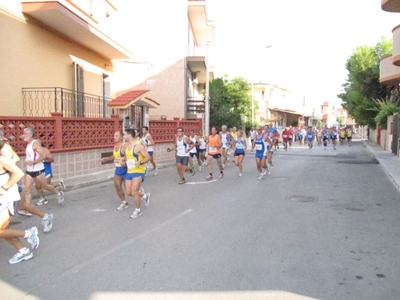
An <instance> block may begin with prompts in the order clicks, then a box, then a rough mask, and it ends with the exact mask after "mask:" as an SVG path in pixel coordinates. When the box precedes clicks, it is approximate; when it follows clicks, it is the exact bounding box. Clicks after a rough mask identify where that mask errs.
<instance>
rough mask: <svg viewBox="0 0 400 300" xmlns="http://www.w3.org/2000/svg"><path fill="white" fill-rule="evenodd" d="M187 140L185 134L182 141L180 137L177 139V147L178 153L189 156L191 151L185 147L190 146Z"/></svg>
mask: <svg viewBox="0 0 400 300" xmlns="http://www.w3.org/2000/svg"><path fill="white" fill-rule="evenodd" d="M185 140H186V136H183V137H182V140H181V141H180V140H179V138H177V139H176V149H178V151H177V152H176V155H178V156H189V152H188V153H186V152H185V149H187V148H188V145H187V144H186V142H185Z"/></svg>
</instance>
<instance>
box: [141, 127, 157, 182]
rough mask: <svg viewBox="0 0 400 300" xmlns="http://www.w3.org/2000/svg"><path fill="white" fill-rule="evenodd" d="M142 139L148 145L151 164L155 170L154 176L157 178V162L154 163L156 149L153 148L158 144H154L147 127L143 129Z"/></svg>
mask: <svg viewBox="0 0 400 300" xmlns="http://www.w3.org/2000/svg"><path fill="white" fill-rule="evenodd" d="M142 137H143V141H144V142H145V143H146V144H147V152H148V153H149V155H150V163H151V164H152V165H153V169H154V174H153V175H154V176H156V175H157V174H158V169H157V165H156V162H155V161H154V149H153V146H154V145H155V144H156V143H155V142H154V139H153V137H152V136H151V134H150V133H149V127H147V126H143V127H142Z"/></svg>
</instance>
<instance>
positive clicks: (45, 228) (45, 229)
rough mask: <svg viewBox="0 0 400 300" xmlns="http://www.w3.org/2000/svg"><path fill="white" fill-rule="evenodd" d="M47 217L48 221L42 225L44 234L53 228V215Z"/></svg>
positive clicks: (44, 221) (43, 221)
mask: <svg viewBox="0 0 400 300" xmlns="http://www.w3.org/2000/svg"><path fill="white" fill-rule="evenodd" d="M46 215H47V219H46V220H42V224H43V232H46V233H47V232H50V230H51V228H53V214H52V213H50V214H46Z"/></svg>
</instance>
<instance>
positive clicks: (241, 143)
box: [233, 130, 247, 177]
mask: <svg viewBox="0 0 400 300" xmlns="http://www.w3.org/2000/svg"><path fill="white" fill-rule="evenodd" d="M246 149H247V143H246V139H244V138H243V133H242V131H241V130H239V131H238V132H237V137H236V140H234V145H233V151H234V154H233V155H234V160H235V165H236V166H237V167H239V176H240V177H242V172H243V165H242V163H243V159H244V156H245V151H246Z"/></svg>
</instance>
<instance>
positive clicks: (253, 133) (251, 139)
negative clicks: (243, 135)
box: [249, 127, 257, 145]
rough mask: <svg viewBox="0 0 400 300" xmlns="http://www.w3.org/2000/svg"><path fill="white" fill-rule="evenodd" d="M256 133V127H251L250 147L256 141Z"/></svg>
mask: <svg viewBox="0 0 400 300" xmlns="http://www.w3.org/2000/svg"><path fill="white" fill-rule="evenodd" d="M256 134H257V133H256V131H255V130H254V127H251V128H250V132H249V135H250V145H253V141H254V140H255V138H256Z"/></svg>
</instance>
